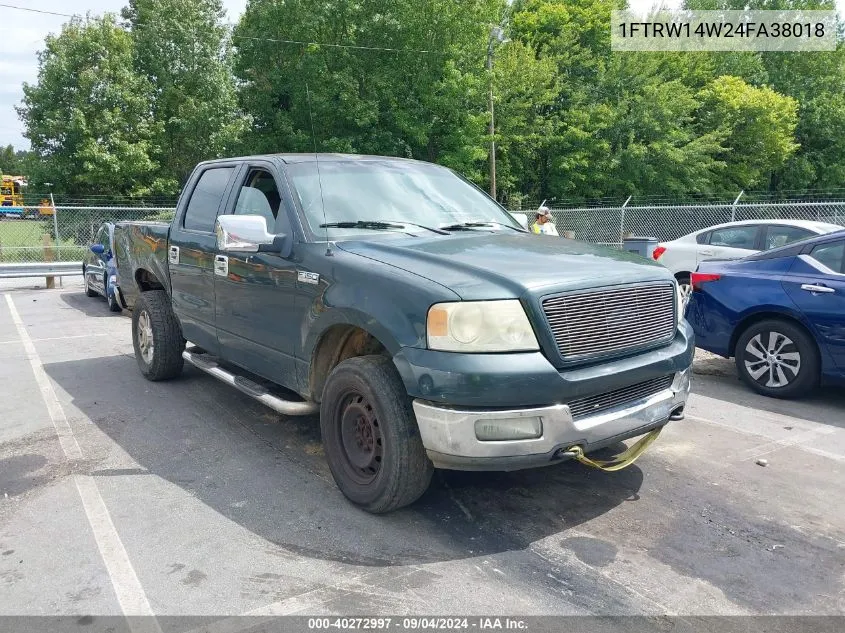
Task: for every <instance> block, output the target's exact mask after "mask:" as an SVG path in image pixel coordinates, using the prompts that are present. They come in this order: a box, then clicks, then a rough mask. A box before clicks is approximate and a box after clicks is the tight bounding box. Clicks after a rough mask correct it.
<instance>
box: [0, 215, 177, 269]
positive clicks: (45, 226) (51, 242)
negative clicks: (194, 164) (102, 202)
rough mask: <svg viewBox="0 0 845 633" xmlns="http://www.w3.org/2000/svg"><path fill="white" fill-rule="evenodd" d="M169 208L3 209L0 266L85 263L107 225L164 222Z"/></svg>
mask: <svg viewBox="0 0 845 633" xmlns="http://www.w3.org/2000/svg"><path fill="white" fill-rule="evenodd" d="M173 212H174V209H173V208H170V207H119V206H112V207H101V206H62V205H57V206H55V207H52V206H40V207H32V208H26V209H16V210H14V211H8V210H6V208H5V207H3V208H0V264H4V263H34V262H78V261H82V259H83V257H84V256H85V254H86V252H87V249H88V247H89V246H90V245H91V244H92V243H93V242H94V239H95V236H96V235H97V230H98V229H99V228H100V226H101V225H102V224H103V223H104V222H117V221H120V220H161V221H167V222H169V221H170V219H171V218H172V217H173Z"/></svg>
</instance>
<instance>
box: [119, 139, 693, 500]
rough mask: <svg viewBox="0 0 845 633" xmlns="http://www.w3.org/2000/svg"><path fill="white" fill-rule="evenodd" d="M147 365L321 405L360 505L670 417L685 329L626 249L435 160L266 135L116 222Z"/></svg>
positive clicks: (684, 357)
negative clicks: (547, 228)
mask: <svg viewBox="0 0 845 633" xmlns="http://www.w3.org/2000/svg"><path fill="white" fill-rule="evenodd" d="M115 250H116V258H117V263H118V269H119V273H120V279H121V284H122V285H121V288H120V291H119V294H118V296H119V298H120V301H121V304H122V306H123V307H126V308H129V309H132V311H133V314H132V336H133V342H134V347H135V355H136V357H137V361H138V366H139V367H140V370H141V373H142V374H143V375H144V376H145V377H146V378H148V379H149V380H165V379H168V378H173V377H174V376H176V375H178V374H179V373H180V372H181V371H182V368H183V364H184V362H185V361H187V362H189V363H191V364H193V365H194V366H196V367H197V368H199V369H200V370H202V371H204V372H206V373H208V374H210V375H212V376H214V377H216V378H218V379H220V380H222V381H224V382H226V383H227V384H229V385H231V386H232V387H234V388H236V389H239V390H240V391H242V392H244V393H246V394H248V395H249V396H251V397H253V398H255V399H257V400H259V401H261V402H263V403H264V404H266V405H267V406H269V407H272V408H273V409H274V410H276V411H278V412H280V413H282V414H285V415H316V414H319V420H320V427H321V432H322V438H323V444H324V447H325V453H326V457H327V460H328V463H329V466H330V468H331V471H332V474H333V475H334V478H335V481H336V482H337V485H338V487H339V488H340V489H341V490H342V491H343V493H344V494H345V495H346V496H347V498H349V499H350V500H351V501H352V502H353V503H355V504H357V505H359V506H360V507H362V508H364V509H366V510H368V511H370V512H387V511H390V510H393V509H395V508H398V507H401V506H404V505H407V504H410V503H412V502H413V501H415V500H416V499H417V498H418V497H419V496H420V495H422V493H423V492H424V491H425V490H426V488H427V487H428V485H429V481H430V479H431V475H432V472H433V469H434V468H448V469H461V470H515V469H520V468H529V467H535V466H545V465H552V464H555V463H560V462H561V461H563V460H565V459H568V458H570V457H572V455H573V448H574V447H578V448H580V449H581V450H582V451H583V452H585V453H589V452H591V451H594V450H596V449H599V448H603V447H606V446H609V445H611V444H614V443H616V442H618V441H619V440H624V439H627V438H631V437H635V436H638V435H642V434H644V433H647V432H649V431H651V430H654V429H656V428H660V427H662V426H663V425H665V424H666V423H667V422H669V421H670V420H680V419H682V418H683V410H684V405H685V403H686V400H687V396H688V394H689V388H690V366H691V363H692V357H693V350H694V343H693V334H692V331H691V329H690V326H689V325H688V324H687V323H686V321H685V320H684V319H683V312H682V310H681V308H680V301H679V299H680V296H679V292H678V288H677V283H676V282H675V280H674V279H673V277H672V275H671V274H670V273H669V272H668V271H667V270H666V269H665V268H664V267H662V266H659V265H657V264H655V263H654V262H651V261H649V260H647V259H646V258H641V257H639V256H637V255H633V254H630V253H624V252H621V251H618V250H614V249H610V248H604V247H601V246H595V245H591V244H586V243H582V242H577V241H573V240H567V239H561V238H556V237H550V236H537V235H532V234H530V233H528V232H527V231H526V230H525V229H524V228H523V227H522V226H521V225H520V224H519V223H518V222H517V221H515V220H514V219H513V217H511V216H510V215H509V214H508V213H507V212H506V211H505V210H504V209H503V208H502V207H501V206H499V205H498V204H497V203H496V202H495V201H493V200H492V199H490V198H489V197H488V196H487V195H486V194H484V193H483V192H482V191H480V190H479V189H478V188H477V187H475V186H474V185H472V184H470V183H469V182H467V181H466V180H464V179H463V178H461V177H460V176H459V175H457V174H455V173H454V172H453V171H451V170H449V169H446V168H444V167H440V166H436V165H432V164H428V163H423V162H418V161H412V160H404V159H398V158H384V157H368V156H346V155H334V154H311V155H296V154H278V155H269V156H254V157H246V158H235V159H226V160H216V161H210V162H206V163H202V164H200V165H199V166H198V167H197V168H196V169H195V171H194V173H193V175H192V176H191V178H190V179H189V181H188V183H187V185H186V186H185V188H184V191H183V192H182V195H181V197H180V199H179V203H178V208H177V210H176V214H175V217H174V218H173V221H172V223H171V224H170V225H167V224H160V223H144V222H124V223H119V224H118V225H117V227H116V229H115Z"/></svg>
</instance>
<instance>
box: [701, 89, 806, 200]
mask: <svg viewBox="0 0 845 633" xmlns="http://www.w3.org/2000/svg"><path fill="white" fill-rule="evenodd" d="M699 98H700V100H701V108H700V111H699V125H700V126H701V127H702V128H703V129H704V130H713V129H715V130H719V131H721V132H722V133H723V134H724V135H725V151H724V152H722V154H721V158H722V160H724V162H725V164H726V165H727V169H726V170H725V173H724V177H725V179H726V184H728V185H729V186H733V187H734V188H735V189H750V188H753V187H759V186H761V185H762V186H768V180H769V178H770V176H771V173H772V172H773V171H774V170H776V169H777V168H779V167H781V166H782V165H783V164H784V163H785V162H786V161H787V159H788V158H789V157H790V156H792V154H794V153H795V151H796V150H797V149H798V145H797V143H796V142H795V128H796V126H797V124H798V102H797V101H796V100H795V99H793V98H792V97H788V96H785V95H782V94H779V93H777V92H775V91H774V90H772V89H771V88H767V87H762V88H756V87H754V86H749V85H748V84H747V83H745V82H744V81H743V80H742V79H740V78H739V77H731V76H727V75H726V76H723V77H718V78H717V79H714V80H713V82H712V83H711V84H710V85H709V86H707V87H706V88H705V89H704V90H702V91H701V93H700V94H699Z"/></svg>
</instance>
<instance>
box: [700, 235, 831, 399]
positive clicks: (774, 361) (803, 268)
mask: <svg viewBox="0 0 845 633" xmlns="http://www.w3.org/2000/svg"><path fill="white" fill-rule="evenodd" d="M690 281H691V284H692V287H693V290H692V299H691V301H690V304H689V308H688V311H687V319H688V320H689V322H690V323H691V324H692V326H693V328H694V329H695V334H696V345H697V346H698V347H701V348H703V349H706V350H709V351H711V352H713V353H715V354H719V355H721V356H725V357H734V358H735V359H736V367H737V371H738V372H739V375H740V377H741V378H742V379H743V380H744V381H745V382H746V383H747V384H748V385H749V386H750V387H751V388H752V389H754V390H755V391H757V392H758V393H761V394H763V395H766V396H773V397H776V398H795V397H798V396H801V395H804V394H806V393H808V392H809V391H811V390H812V389H814V388H815V387H817V386H818V385H819V384H831V383H841V382H845V231H838V232H836V233H829V234H827V235H822V236H819V237H814V238H811V239H807V240H803V241H801V242H796V243H794V244H790V245H789V246H784V247H781V248H776V249H773V250H770V251H765V252H762V253H758V254H756V255H752V256H751V257H747V258H745V259H742V260H739V261H730V262H727V261H710V262H703V263H702V264H700V265H699V267H698V271H697V272H695V273H693V274H692V276H691V280H690Z"/></svg>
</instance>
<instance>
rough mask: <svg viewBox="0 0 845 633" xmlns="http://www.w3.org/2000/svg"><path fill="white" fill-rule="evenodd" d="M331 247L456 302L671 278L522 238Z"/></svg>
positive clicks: (618, 258) (580, 245)
mask: <svg viewBox="0 0 845 633" xmlns="http://www.w3.org/2000/svg"><path fill="white" fill-rule="evenodd" d="M337 247H338V248H340V249H342V250H344V251H347V252H350V253H355V254H357V255H360V256H362V257H367V258H369V259H372V260H374V261H378V262H381V263H383V264H387V265H389V266H393V267H396V268H401V269H403V270H406V271H408V272H410V273H413V274H415V275H419V276H421V277H425V278H426V279H429V280H431V281H434V282H436V283H439V284H441V285H443V286H446V287H447V288H449V289H450V290H452V291H454V292H455V293H457V294H458V295H459V296H460V297H461V298H462V299H464V300H483V299H505V298H518V297H521V296H523V295H524V294H526V293H530V294H532V295H534V296H539V295H541V294H549V293H552V292H558V291H565V290H578V289H581V288H594V287H597V286H606V285H614V284H624V283H632V282H640V281H655V280H667V279H672V275H671V273H669V271H668V270H667V269H666V268H664V267H663V266H660V265H659V264H656V263H655V262H652V261H651V260H648V259H646V258H644V257H641V256H639V255H635V254H632V253H625V252H623V251H619V250H616V249H613V248H608V247H603V246H597V245H594V244H588V243H586V242H578V241H575V240H568V239H564V238H556V237H547V236H542V235H533V234H530V233H492V234H491V233H482V232H478V233H471V234H470V233H467V234H462V235H458V236H451V237H445V236H444V237H436V238H407V239H398V240H389V241H380V240H372V241H369V240H368V241H364V240H354V241H353V240H351V241H345V242H338V243H337Z"/></svg>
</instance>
